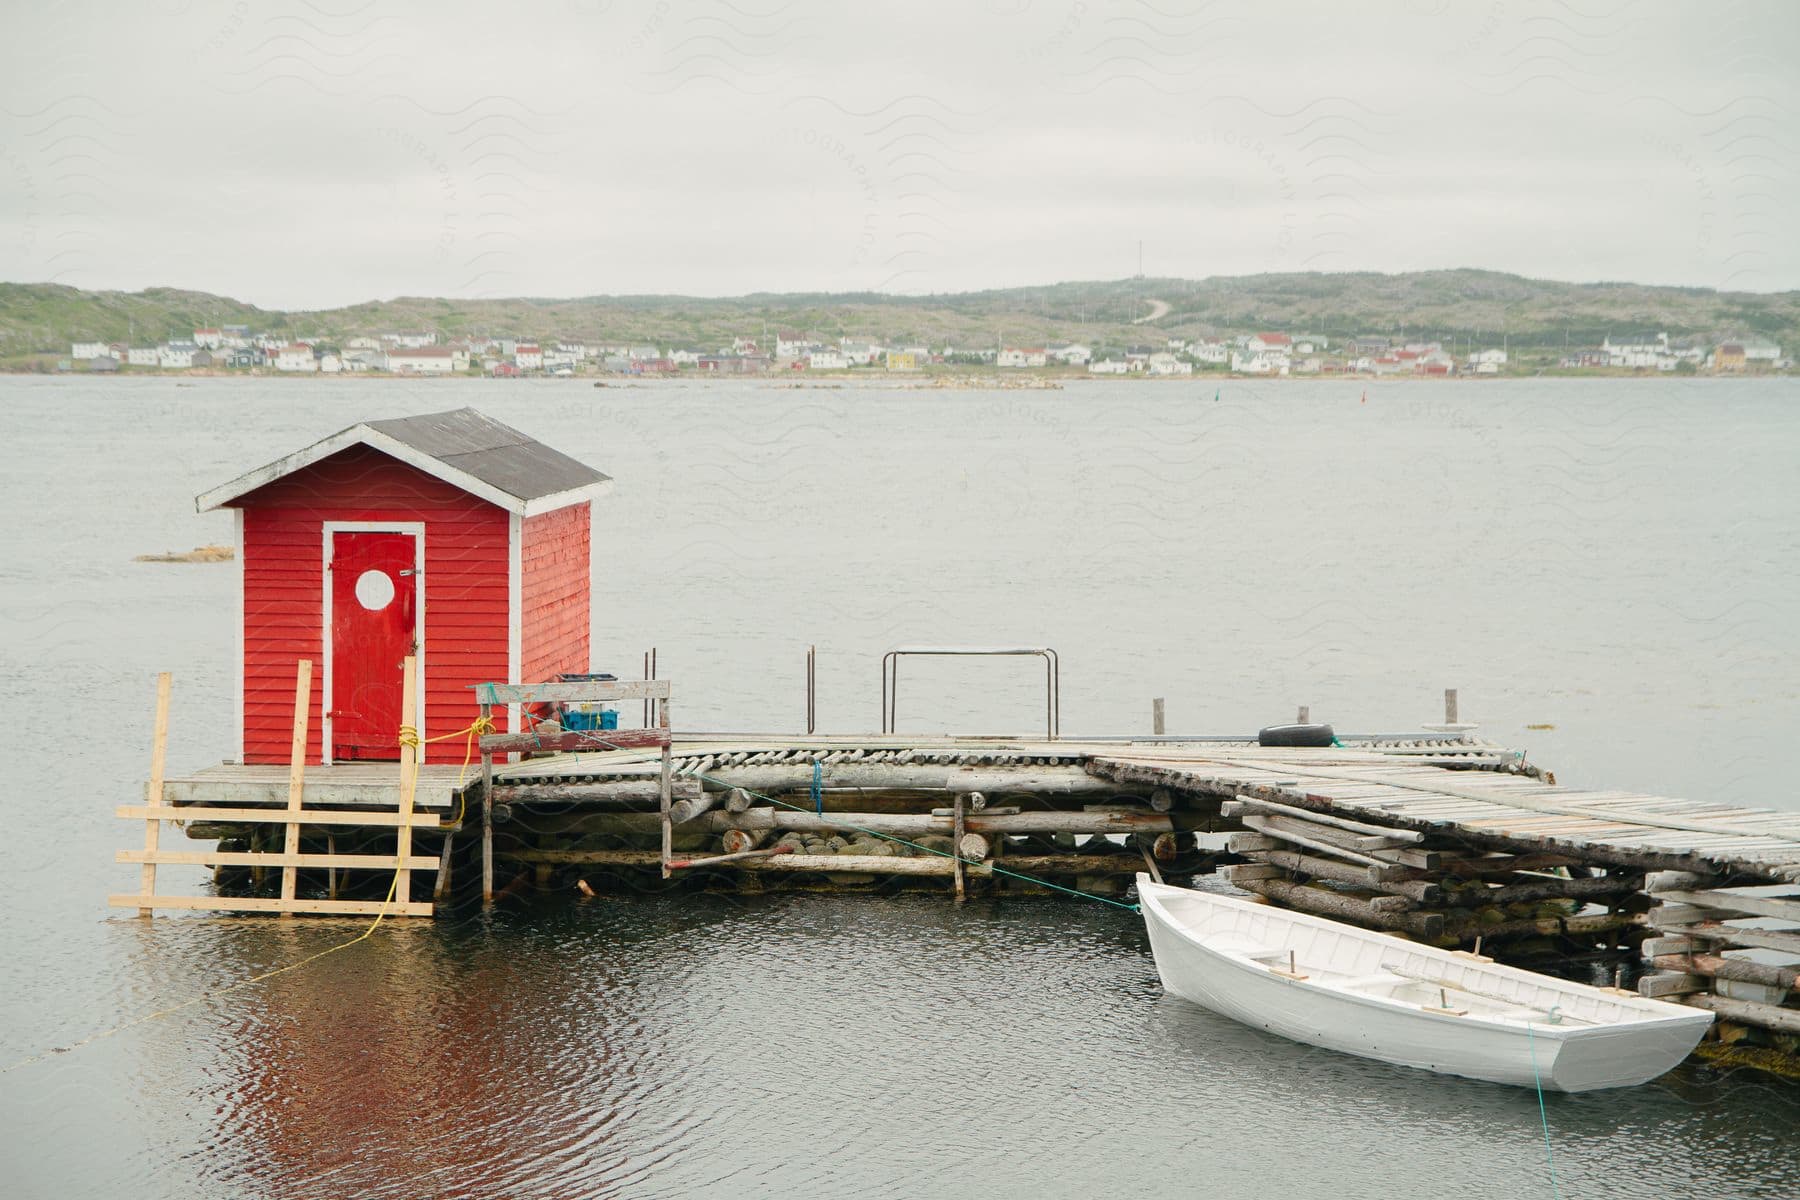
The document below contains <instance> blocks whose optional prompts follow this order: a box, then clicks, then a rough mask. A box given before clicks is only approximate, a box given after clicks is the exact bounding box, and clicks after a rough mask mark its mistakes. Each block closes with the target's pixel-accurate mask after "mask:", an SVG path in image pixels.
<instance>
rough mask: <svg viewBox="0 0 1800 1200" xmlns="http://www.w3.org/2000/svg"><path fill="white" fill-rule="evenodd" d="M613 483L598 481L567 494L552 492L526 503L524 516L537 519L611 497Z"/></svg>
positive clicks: (572, 489)
mask: <svg viewBox="0 0 1800 1200" xmlns="http://www.w3.org/2000/svg"><path fill="white" fill-rule="evenodd" d="M612 490H613V481H612V480H610V479H596V480H595V481H594V482H592V483H589V484H585V485H583V486H581V487H578V488H570V489H569V490H568V491H566V492H551V493H550V494H549V495H548V496H539V497H538V498H537V499H535V500H527V501H526V502H525V508H524V515H526V516H528V517H535V516H537V515H538V514H539V513H547V512H555V511H556V510H557V509H559V508H567V507H569V505H571V504H580V503H581V502H582V501H584V500H592V499H595V498H596V497H599V496H606V495H610V494H611V493H612Z"/></svg>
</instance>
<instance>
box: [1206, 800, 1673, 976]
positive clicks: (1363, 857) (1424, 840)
mask: <svg viewBox="0 0 1800 1200" xmlns="http://www.w3.org/2000/svg"><path fill="white" fill-rule="evenodd" d="M1220 815H1221V816H1222V817H1224V818H1227V819H1233V818H1235V819H1236V820H1237V821H1239V822H1240V823H1241V824H1242V825H1243V827H1244V828H1245V830H1246V832H1244V833H1239V834H1234V835H1232V837H1231V839H1230V841H1229V843H1228V848H1229V849H1230V850H1231V851H1232V852H1233V854H1235V855H1237V856H1239V857H1241V858H1242V859H1244V860H1245V861H1244V862H1243V863H1241V864H1234V865H1228V866H1226V867H1224V868H1222V871H1223V874H1224V875H1225V878H1226V879H1227V880H1228V881H1230V882H1231V883H1232V884H1234V885H1235V886H1237V887H1241V888H1243V889H1244V890H1245V891H1248V892H1254V893H1256V894H1257V895H1260V896H1264V897H1266V898H1268V899H1270V900H1272V901H1274V902H1276V903H1278V904H1281V905H1284V906H1286V907H1288V908H1294V909H1298V910H1300V911H1302V912H1309V913H1313V914H1315V915H1318V916H1323V917H1330V918H1333V919H1336V920H1341V921H1348V922H1350V923H1352V924H1356V925H1362V926H1365V927H1367V928H1370V929H1383V930H1388V931H1391V932H1394V933H1401V934H1405V935H1406V936H1408V937H1411V938H1415V939H1417V940H1419V941H1423V942H1428V943H1431V944H1433V945H1439V946H1467V945H1473V944H1474V942H1475V941H1476V939H1478V938H1479V939H1481V940H1482V942H1483V943H1484V944H1485V945H1490V946H1494V945H1500V944H1503V943H1506V942H1527V941H1535V940H1539V939H1546V938H1553V939H1561V940H1564V941H1571V940H1572V941H1575V942H1578V943H1584V944H1590V943H1591V944H1596V945H1610V944H1611V943H1612V942H1613V941H1614V940H1616V939H1617V938H1618V937H1619V936H1620V935H1621V934H1622V933H1624V932H1625V931H1628V930H1631V929H1634V928H1635V927H1637V926H1639V925H1641V924H1642V917H1641V916H1640V915H1639V914H1640V913H1641V912H1642V910H1643V909H1645V908H1647V907H1648V906H1649V905H1648V902H1647V901H1646V900H1645V899H1644V897H1643V895H1642V892H1643V875H1642V873H1641V872H1633V871H1631V870H1629V869H1624V870H1620V871H1618V872H1616V873H1615V872H1608V873H1605V874H1600V875H1594V876H1581V877H1577V876H1576V875H1575V874H1574V873H1572V872H1569V871H1568V870H1567V867H1568V866H1569V864H1570V863H1571V862H1572V861H1573V860H1568V859H1562V858H1554V857H1552V856H1544V855H1538V856H1526V855H1517V854H1499V853H1492V852H1487V851H1482V850H1479V849H1473V848H1471V847H1468V846H1466V845H1463V844H1460V843H1458V842H1456V841H1454V840H1453V839H1450V838H1434V837H1432V836H1431V835H1429V834H1426V833H1421V832H1419V831H1417V830H1408V829H1399V828H1393V827H1389V826H1384V825H1377V824H1373V823H1371V822H1368V821H1357V820H1349V819H1347V818H1343V817H1338V816H1333V815H1331V814H1329V813H1321V812H1315V811H1313V810H1311V809H1307V808H1302V807H1298V806H1296V805H1292V804H1285V803H1282V802H1281V801H1277V800H1271V799H1268V798H1266V797H1259V796H1251V795H1239V796H1237V797H1236V798H1234V799H1231V800H1226V801H1224V802H1223V803H1222V804H1221V806H1220Z"/></svg>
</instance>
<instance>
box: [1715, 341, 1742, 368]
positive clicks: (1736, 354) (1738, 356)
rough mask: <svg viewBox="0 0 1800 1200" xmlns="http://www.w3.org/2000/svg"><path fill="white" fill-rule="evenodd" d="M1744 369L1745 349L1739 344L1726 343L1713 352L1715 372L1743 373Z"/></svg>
mask: <svg viewBox="0 0 1800 1200" xmlns="http://www.w3.org/2000/svg"><path fill="white" fill-rule="evenodd" d="M1743 369H1744V347H1743V344H1742V343H1739V342H1726V343H1725V344H1724V345H1723V346H1720V347H1719V348H1718V349H1717V350H1715V351H1713V370H1715V371H1741V370H1743Z"/></svg>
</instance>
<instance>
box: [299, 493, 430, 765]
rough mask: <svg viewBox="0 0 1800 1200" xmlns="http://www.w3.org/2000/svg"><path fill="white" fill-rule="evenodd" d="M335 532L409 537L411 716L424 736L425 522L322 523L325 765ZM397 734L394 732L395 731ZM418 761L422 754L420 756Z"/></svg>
mask: <svg viewBox="0 0 1800 1200" xmlns="http://www.w3.org/2000/svg"><path fill="white" fill-rule="evenodd" d="M339 533H408V534H411V535H412V538H413V642H414V644H416V645H417V646H418V647H419V650H418V653H417V655H415V660H416V661H415V662H414V663H413V671H414V673H415V674H417V676H418V678H417V679H416V680H415V681H414V682H413V694H414V695H415V696H416V697H417V698H418V712H417V714H415V716H414V721H415V722H416V724H415V726H414V727H415V728H416V729H418V731H419V736H420V737H424V736H425V522H423V521H326V522H325V523H324V542H325V555H324V562H323V566H322V567H321V569H320V571H319V576H320V586H319V591H320V593H321V595H322V596H323V601H322V604H321V612H322V613H323V616H324V624H323V625H322V626H321V628H320V631H319V632H320V644H321V646H322V647H323V654H324V657H325V662H324V664H323V667H324V671H323V674H322V678H321V683H320V689H319V752H320V761H321V762H323V763H325V764H326V765H328V766H329V765H330V763H331V710H332V707H333V705H332V702H331V700H332V697H331V687H332V680H331V659H332V645H331V539H332V535H334V534H339ZM396 733H398V731H396ZM419 757H420V759H421V761H422V760H423V759H424V754H423V753H421V754H420V756H419Z"/></svg>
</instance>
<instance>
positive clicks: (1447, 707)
mask: <svg viewBox="0 0 1800 1200" xmlns="http://www.w3.org/2000/svg"><path fill="white" fill-rule="evenodd" d="M1444 724H1446V725H1455V724H1457V720H1456V689H1455V688H1445V689H1444Z"/></svg>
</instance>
